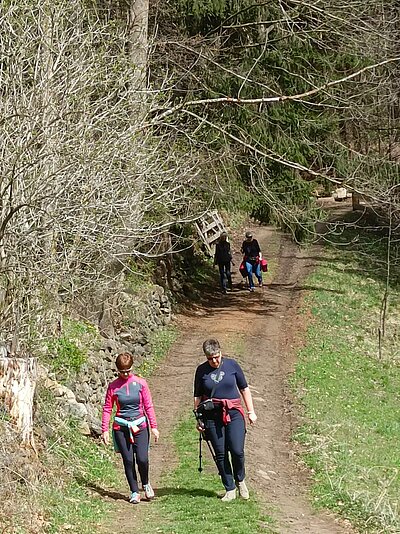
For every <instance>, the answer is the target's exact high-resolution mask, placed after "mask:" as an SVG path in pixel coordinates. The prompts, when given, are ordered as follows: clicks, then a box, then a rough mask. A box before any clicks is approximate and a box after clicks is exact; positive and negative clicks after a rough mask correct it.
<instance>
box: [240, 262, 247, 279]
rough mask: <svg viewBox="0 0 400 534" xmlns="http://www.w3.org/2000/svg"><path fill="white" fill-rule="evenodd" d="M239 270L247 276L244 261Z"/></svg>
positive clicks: (244, 276)
mask: <svg viewBox="0 0 400 534" xmlns="http://www.w3.org/2000/svg"><path fill="white" fill-rule="evenodd" d="M239 272H240V274H241V275H242V276H243V278H246V276H247V269H246V265H245V263H244V261H242V263H241V264H240V265H239Z"/></svg>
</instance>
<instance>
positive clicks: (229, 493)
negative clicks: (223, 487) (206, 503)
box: [221, 488, 236, 502]
mask: <svg viewBox="0 0 400 534" xmlns="http://www.w3.org/2000/svg"><path fill="white" fill-rule="evenodd" d="M234 499H236V488H235V489H233V490H228V491H227V492H226V493H225V495H224V496H223V497H222V499H221V501H224V502H228V501H233V500H234Z"/></svg>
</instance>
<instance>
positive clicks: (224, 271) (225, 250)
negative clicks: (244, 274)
mask: <svg viewBox="0 0 400 534" xmlns="http://www.w3.org/2000/svg"><path fill="white" fill-rule="evenodd" d="M227 237H228V234H227V233H226V232H222V234H221V235H220V236H219V239H218V241H217V244H216V245H215V254H214V265H218V269H219V276H220V285H221V290H222V292H223V293H226V289H227V282H228V288H229V289H232V275H231V263H232V265H235V264H234V262H233V260H232V254H231V245H230V243H229V241H228V240H227Z"/></svg>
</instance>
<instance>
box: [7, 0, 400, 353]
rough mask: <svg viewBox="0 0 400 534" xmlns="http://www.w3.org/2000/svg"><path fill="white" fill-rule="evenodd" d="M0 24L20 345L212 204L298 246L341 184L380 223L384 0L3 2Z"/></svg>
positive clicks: (394, 175)
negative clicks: (278, 231)
mask: <svg viewBox="0 0 400 534" xmlns="http://www.w3.org/2000/svg"><path fill="white" fill-rule="evenodd" d="M1 23H2V33H1V41H0V47H1V58H2V59H1V63H0V84H1V100H0V105H1V115H2V123H1V124H2V126H1V129H2V135H1V140H0V150H1V189H0V199H1V206H0V271H1V272H0V321H1V324H2V330H3V332H4V335H6V336H10V335H13V334H14V333H15V330H16V328H17V329H18V332H19V338H20V339H21V342H23V343H22V344H23V345H25V346H26V347H29V346H34V345H37V344H38V342H39V344H40V341H41V339H42V338H45V337H46V336H48V335H50V334H51V333H52V332H53V330H54V325H55V324H57V315H58V314H59V313H60V312H61V311H63V310H68V309H69V308H70V307H72V308H74V309H78V310H79V311H80V313H83V314H84V313H85V307H90V306H87V304H86V303H87V301H88V296H90V299H89V300H92V301H93V303H92V304H91V305H92V307H95V302H100V301H102V300H104V298H105V296H107V295H108V294H112V293H113V292H115V290H116V287H117V286H118V283H119V282H118V281H120V280H121V278H122V277H123V276H124V274H123V273H124V272H129V271H130V270H131V271H132V270H135V269H136V266H135V261H136V260H137V259H140V258H146V257H160V256H162V255H164V256H169V255H171V254H173V253H174V252H176V251H178V250H179V249H181V248H182V247H187V246H190V243H189V245H188V241H187V238H188V237H189V240H191V242H192V243H193V244H194V243H195V241H196V239H197V237H196V235H195V234H194V233H193V231H192V228H193V226H192V223H193V221H195V220H196V219H197V218H198V217H199V216H200V215H201V214H202V213H204V212H205V211H206V210H207V209H209V208H210V207H217V208H218V209H221V210H223V211H224V212H225V213H227V214H228V217H231V218H232V219H234V218H235V217H238V214H243V215H245V216H247V215H250V216H253V217H255V218H256V219H258V220H260V221H263V222H271V223H273V224H277V225H279V226H281V227H282V228H284V229H288V230H290V231H291V232H292V234H293V236H294V238H295V239H297V240H298V241H302V240H305V239H312V237H313V235H314V223H315V221H316V220H317V219H318V218H319V217H320V216H321V214H320V212H319V210H318V209H317V207H316V204H315V195H316V194H317V193H319V194H325V193H328V194H329V193H331V192H332V189H334V188H336V187H337V186H338V185H344V186H345V187H347V188H348V189H349V190H353V191H356V192H359V193H360V194H363V195H365V196H366V197H367V198H368V199H369V201H370V203H371V204H372V205H373V209H375V210H376V211H377V213H379V214H380V215H382V214H383V215H384V218H383V219H381V220H379V223H376V224H378V225H381V226H385V227H387V228H390V231H392V229H395V228H396V225H397V224H398V222H397V221H398V185H397V184H398V157H399V145H398V123H399V121H398V115H399V107H398V96H399V86H398V84H399V81H398V80H399V76H398V73H399V57H398V56H399V55H400V52H399V50H398V39H397V37H398V25H399V6H398V2H397V1H396V0H390V1H387V2H382V1H380V0H367V1H363V2H361V1H359V0H351V1H349V2H343V1H341V0H320V1H318V2H307V1H303V0H291V1H280V0H271V1H267V2H261V1H251V0H241V1H238V0H195V1H190V2H189V1H187V0H178V1H174V2H172V1H163V2H160V1H158V2H150V3H149V2H148V1H146V0H136V1H134V0H130V1H126V0H124V1H122V0H121V1H119V2H118V1H111V0H99V1H92V0H85V1H83V0H72V1H68V2H67V1H66V0H57V1H55V2H50V1H48V0H42V1H40V2H33V1H31V0H5V1H4V2H2V6H1ZM182 237H184V239H185V241H184V242H182ZM132 261H133V265H134V266H133V267H132ZM99 287H101V292H100V294H99ZM93 295H94V296H93ZM83 303H85V304H84V305H83ZM86 313H87V310H86Z"/></svg>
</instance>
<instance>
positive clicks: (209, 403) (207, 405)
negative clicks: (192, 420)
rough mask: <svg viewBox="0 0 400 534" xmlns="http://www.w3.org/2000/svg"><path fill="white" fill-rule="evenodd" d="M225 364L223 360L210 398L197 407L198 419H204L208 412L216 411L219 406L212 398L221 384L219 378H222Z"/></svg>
mask: <svg viewBox="0 0 400 534" xmlns="http://www.w3.org/2000/svg"><path fill="white" fill-rule="evenodd" d="M223 363H224V361H223V360H222V361H221V365H220V366H219V368H218V371H217V375H216V377H215V382H214V385H213V388H212V390H211V394H210V398H209V399H206V400H203V401H202V402H200V403H199V405H198V406H197V408H196V410H195V413H196V417H200V418H202V417H204V416H205V415H206V414H207V412H211V411H212V410H215V408H216V407H217V405H216V404H215V403H214V402H213V400H212V397H213V396H214V393H215V389H216V387H217V384H218V382H219V377H220V376H221V371H222V365H223Z"/></svg>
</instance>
